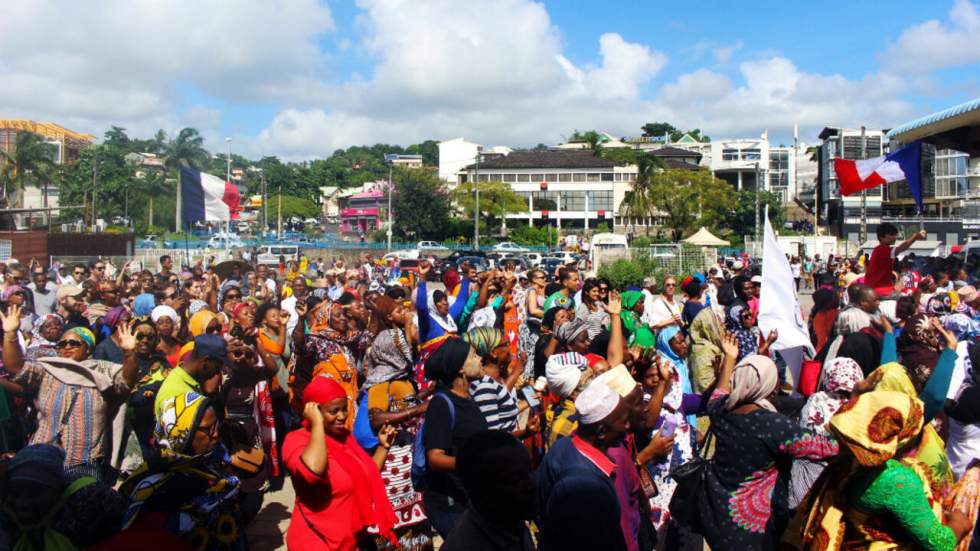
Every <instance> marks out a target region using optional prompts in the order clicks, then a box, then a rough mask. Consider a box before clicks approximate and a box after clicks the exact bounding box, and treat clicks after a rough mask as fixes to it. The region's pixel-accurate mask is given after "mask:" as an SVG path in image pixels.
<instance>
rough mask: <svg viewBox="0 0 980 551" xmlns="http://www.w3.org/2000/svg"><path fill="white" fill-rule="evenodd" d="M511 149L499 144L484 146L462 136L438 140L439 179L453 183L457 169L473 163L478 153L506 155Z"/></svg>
mask: <svg viewBox="0 0 980 551" xmlns="http://www.w3.org/2000/svg"><path fill="white" fill-rule="evenodd" d="M511 151H512V150H511V149H510V148H509V147H504V146H500V145H496V146H493V147H491V148H484V147H483V146H482V145H480V144H478V143H473V142H469V141H466V140H465V139H463V138H455V139H452V140H446V141H442V142H439V179H440V180H443V181H445V182H449V183H455V182H456V175H457V174H458V173H459V171H460V170H463V168H464V167H466V166H468V165H471V164H473V163H475V162H476V160H477V159H476V156H477V155H478V154H481V153H482V154H494V155H506V154H508V153H510V152H511Z"/></svg>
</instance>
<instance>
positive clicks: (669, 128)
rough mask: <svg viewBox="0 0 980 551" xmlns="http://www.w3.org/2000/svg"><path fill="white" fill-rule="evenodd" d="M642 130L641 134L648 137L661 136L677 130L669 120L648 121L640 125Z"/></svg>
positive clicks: (671, 133)
mask: <svg viewBox="0 0 980 551" xmlns="http://www.w3.org/2000/svg"><path fill="white" fill-rule="evenodd" d="M640 130H642V131H643V135H644V136H646V137H648V138H662V137H664V134H670V135H671V136H673V135H674V133H675V132H677V128H675V127H674V125H672V124H670V123H669V122H648V123H646V124H644V125H643V126H641V127H640Z"/></svg>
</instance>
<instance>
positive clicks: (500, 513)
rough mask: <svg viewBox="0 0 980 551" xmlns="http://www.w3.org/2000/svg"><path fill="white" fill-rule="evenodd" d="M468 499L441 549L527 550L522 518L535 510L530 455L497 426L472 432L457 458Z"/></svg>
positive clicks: (528, 540)
mask: <svg viewBox="0 0 980 551" xmlns="http://www.w3.org/2000/svg"><path fill="white" fill-rule="evenodd" d="M456 470H457V472H458V473H459V477H460V478H461V479H462V481H463V486H465V487H466V493H467V494H468V495H469V498H470V505H469V507H468V508H467V509H466V512H465V513H463V517H462V518H461V519H460V520H459V522H458V523H457V524H456V528H454V529H453V532H452V534H450V535H449V538H448V539H447V540H446V543H445V545H443V546H442V550H443V551H533V550H534V543H533V542H532V540H531V533H530V532H529V531H528V529H527V525H526V524H525V522H524V521H526V520H531V519H533V518H534V515H535V514H536V512H537V487H536V486H535V484H534V477H533V476H532V469H531V457H530V456H529V455H528V453H527V450H526V449H525V448H524V446H523V445H522V444H521V443H520V442H519V441H518V440H517V439H516V438H514V437H513V436H511V435H510V434H507V433H506V432H503V431H496V430H488V431H483V432H478V433H476V434H474V435H473V436H471V437H470V438H469V440H467V442H466V445H465V446H464V447H463V449H462V450H461V451H460V453H459V458H458V459H457V469H456Z"/></svg>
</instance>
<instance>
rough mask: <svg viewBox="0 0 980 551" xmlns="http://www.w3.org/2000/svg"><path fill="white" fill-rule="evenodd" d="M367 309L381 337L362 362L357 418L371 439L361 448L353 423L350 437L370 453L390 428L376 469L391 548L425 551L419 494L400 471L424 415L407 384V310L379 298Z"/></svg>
mask: <svg viewBox="0 0 980 551" xmlns="http://www.w3.org/2000/svg"><path fill="white" fill-rule="evenodd" d="M371 309H372V313H373V319H376V320H377V321H378V324H379V327H381V331H380V332H379V333H378V335H377V337H375V339H374V342H373V343H372V345H371V348H370V350H368V353H367V358H366V359H365V361H364V365H365V369H366V374H367V375H366V379H365V381H364V388H363V389H362V391H361V398H360V404H359V407H358V413H357V415H358V416H359V417H360V416H362V415H363V416H366V417H367V420H368V423H369V426H370V431H371V435H372V439H371V441H370V442H368V443H365V440H363V439H362V436H361V435H360V433H358V430H359V429H358V425H357V422H355V428H354V431H355V432H354V433H355V435H357V438H358V443H360V444H361V445H362V446H363V447H364V448H365V449H366V450H368V451H370V450H372V449H374V448H375V447H376V446H378V445H380V442H379V441H378V440H377V438H378V433H379V432H380V431H381V430H382V428H383V427H384V426H385V425H388V426H391V427H394V428H395V434H394V435H393V436H392V438H391V443H390V445H391V448H390V449H389V450H388V456H387V458H386V460H385V462H384V466H383V467H382V469H381V478H382V480H384V481H385V492H386V493H387V495H388V501H389V502H391V504H392V507H393V508H394V509H395V526H394V530H395V536H396V538H397V539H398V545H397V546H396V547H395V548H396V549H405V550H422V549H430V548H431V546H432V538H431V537H430V535H429V534H430V533H431V529H430V527H429V524H428V522H427V517H426V516H425V511H424V509H423V507H422V494H421V493H420V492H418V491H416V490H415V488H413V487H412V484H411V477H410V474H411V473H410V470H411V469H407V468H405V465H411V464H412V460H413V455H412V443H413V441H414V439H415V435H416V433H417V432H418V427H419V421H420V419H421V417H422V415H424V414H425V405H424V404H422V403H421V401H420V400H419V397H418V394H417V392H416V389H415V385H414V384H413V382H412V380H411V373H412V343H413V342H414V341H412V337H411V334H412V333H414V326H413V324H412V320H411V314H410V313H409V310H408V309H407V308H405V307H404V305H403V304H402V303H401V302H400V301H395V300H394V299H392V298H390V297H387V296H383V295H382V296H378V297H377V298H375V299H374V300H373V301H372V303H371ZM368 444H370V445H368ZM381 539H382V538H378V537H376V538H375V540H376V544H377V545H378V547H379V548H380V549H385V548H389V547H390V544H389V543H388V542H387V540H385V541H380V540H381Z"/></svg>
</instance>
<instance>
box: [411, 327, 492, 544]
mask: <svg viewBox="0 0 980 551" xmlns="http://www.w3.org/2000/svg"><path fill="white" fill-rule="evenodd" d="M482 375H483V369H482V367H481V365H480V356H479V355H478V354H477V352H476V349H474V348H473V347H471V346H470V345H468V344H467V343H465V342H463V340H462V339H459V338H456V337H451V338H447V339H445V341H444V342H443V343H442V345H440V346H439V348H438V349H436V351H435V352H434V353H433V354H432V355H431V356H430V357H429V359H428V360H426V363H425V376H426V378H427V379H429V380H430V381H433V382H435V383H436V389H435V393H434V394H433V396H432V398H430V400H429V406H428V409H427V410H426V412H425V425H424V431H425V432H424V434H423V444H424V446H425V458H426V475H425V490H424V491H423V493H422V500H423V502H424V504H425V512H426V514H427V515H428V516H429V521H430V522H431V524H432V527H433V528H435V529H436V531H437V532H439V534H440V535H441V536H442V537H443V538H445V537H447V536H448V535H449V533H450V532H452V530H453V527H454V526H455V525H456V522H457V521H458V520H459V518H460V517H461V516H462V515H463V512H464V511H465V509H466V505H467V502H468V499H467V496H466V490H465V489H464V488H463V484H462V482H461V481H460V479H459V477H458V476H457V475H456V455H457V454H458V453H459V450H460V449H461V448H462V447H463V445H464V444H465V443H466V441H467V439H468V438H469V437H470V436H472V435H473V434H476V433H477V432H480V431H482V430H486V429H487V421H486V418H485V417H484V416H483V413H481V412H480V408H479V406H478V405H477V403H476V402H475V401H474V400H473V398H471V397H470V393H469V384H470V381H473V380H476V379H479V378H480V377H481V376H482Z"/></svg>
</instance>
